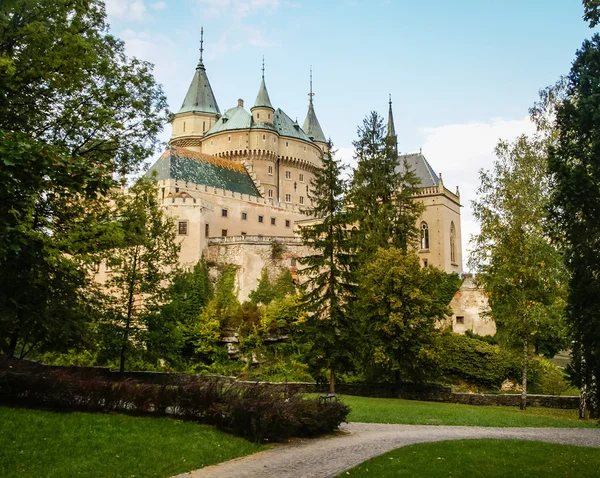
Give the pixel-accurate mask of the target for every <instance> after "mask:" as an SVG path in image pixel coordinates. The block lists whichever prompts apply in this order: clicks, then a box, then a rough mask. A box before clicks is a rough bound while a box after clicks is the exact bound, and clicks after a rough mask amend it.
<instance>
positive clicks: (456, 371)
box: [438, 332, 519, 387]
mask: <svg viewBox="0 0 600 478" xmlns="http://www.w3.org/2000/svg"><path fill="white" fill-rule="evenodd" d="M438 354H439V360H440V367H441V369H442V373H443V376H444V377H445V378H446V379H448V380H453V379H458V380H464V381H466V382H469V383H474V384H477V385H481V386H485V387H499V386H500V385H501V384H502V382H503V381H504V380H505V379H506V378H507V377H515V376H518V374H519V362H518V358H517V357H515V356H514V355H513V354H512V353H511V352H510V351H507V350H504V349H502V348H500V347H499V346H498V345H492V344H489V343H486V342H483V341H481V340H477V339H474V338H470V337H466V336H464V335H459V334H454V333H451V332H447V333H444V334H442V335H441V337H440V339H439V341H438Z"/></svg>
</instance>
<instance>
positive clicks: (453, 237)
mask: <svg viewBox="0 0 600 478" xmlns="http://www.w3.org/2000/svg"><path fill="white" fill-rule="evenodd" d="M450 262H456V230H455V229H454V222H451V223H450Z"/></svg>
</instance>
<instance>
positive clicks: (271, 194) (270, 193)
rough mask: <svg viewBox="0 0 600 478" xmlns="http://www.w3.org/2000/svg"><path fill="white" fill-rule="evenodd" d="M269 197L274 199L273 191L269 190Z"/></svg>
mask: <svg viewBox="0 0 600 478" xmlns="http://www.w3.org/2000/svg"><path fill="white" fill-rule="evenodd" d="M269 197H270V198H272V197H273V190H272V189H269Z"/></svg>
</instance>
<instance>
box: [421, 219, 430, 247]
mask: <svg viewBox="0 0 600 478" xmlns="http://www.w3.org/2000/svg"><path fill="white" fill-rule="evenodd" d="M421 249H429V226H428V225H427V223H426V222H422V223H421Z"/></svg>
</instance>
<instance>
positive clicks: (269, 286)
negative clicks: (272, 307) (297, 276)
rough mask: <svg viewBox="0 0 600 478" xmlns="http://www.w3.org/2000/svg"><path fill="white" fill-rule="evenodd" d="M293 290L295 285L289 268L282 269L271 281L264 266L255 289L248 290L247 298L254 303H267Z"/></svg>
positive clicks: (291, 292) (281, 297) (292, 292)
mask: <svg viewBox="0 0 600 478" xmlns="http://www.w3.org/2000/svg"><path fill="white" fill-rule="evenodd" d="M295 292H296V286H295V285H294V279H293V278H292V273H291V272H290V271H289V269H282V270H281V271H280V274H279V275H278V276H277V278H276V279H275V282H273V283H272V282H271V281H270V279H269V272H268V270H267V267H266V266H265V267H263V269H262V271H261V274H260V279H259V281H258V285H257V286H256V289H254V290H253V291H252V292H250V294H249V296H248V299H249V301H250V303H252V304H254V305H259V304H264V305H268V304H270V303H271V301H273V300H275V299H283V298H284V297H285V296H287V295H290V294H294V293H295Z"/></svg>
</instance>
